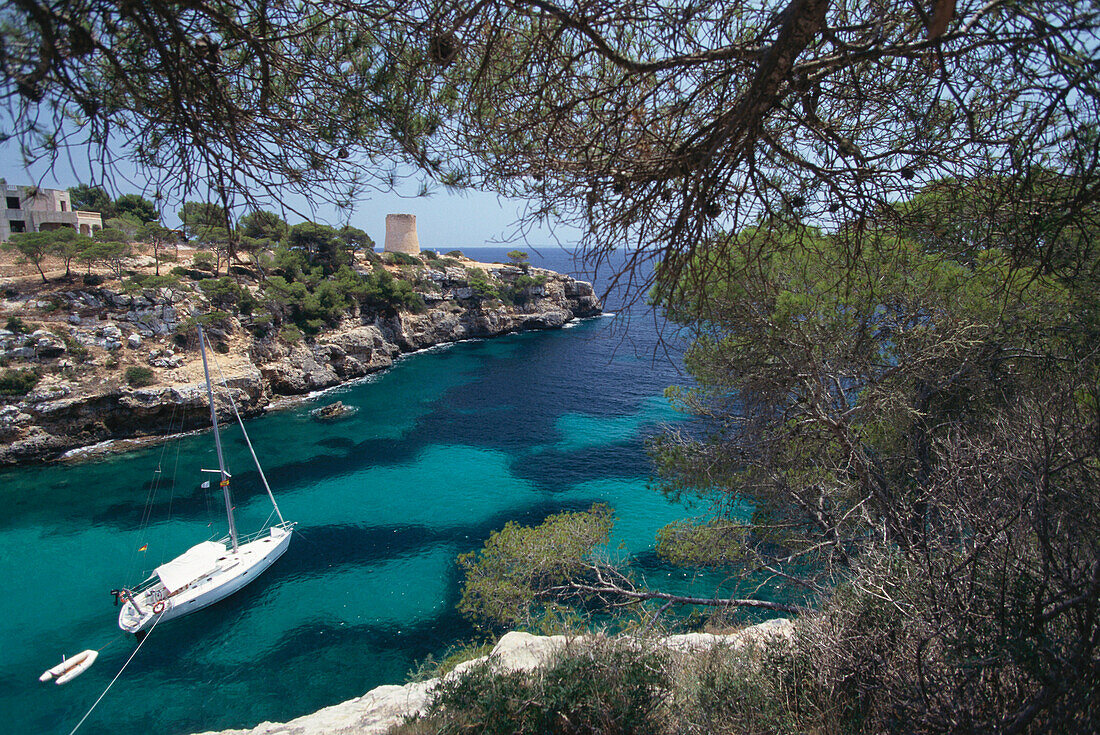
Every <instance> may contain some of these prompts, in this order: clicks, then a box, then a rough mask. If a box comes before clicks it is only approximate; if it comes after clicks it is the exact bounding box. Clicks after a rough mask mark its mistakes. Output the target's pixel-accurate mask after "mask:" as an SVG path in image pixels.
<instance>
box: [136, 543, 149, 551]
mask: <svg viewBox="0 0 1100 735" xmlns="http://www.w3.org/2000/svg"><path fill="white" fill-rule="evenodd" d="M148 548H149V544H143V545H142V547H141V548H140V549H138V551H145V550H146V549H148Z"/></svg>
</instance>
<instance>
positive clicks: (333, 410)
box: [309, 401, 359, 421]
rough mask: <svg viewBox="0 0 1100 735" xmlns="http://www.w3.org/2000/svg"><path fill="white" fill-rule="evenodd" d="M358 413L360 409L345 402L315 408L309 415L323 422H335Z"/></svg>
mask: <svg viewBox="0 0 1100 735" xmlns="http://www.w3.org/2000/svg"><path fill="white" fill-rule="evenodd" d="M358 412H359V409H358V408H356V407H355V406H348V405H346V404H345V403H344V402H343V401H337V402H336V403H330V404H328V405H327V406H321V407H320V408H315V409H313V410H312V411H310V412H309V415H310V416H312V417H313V418H315V419H319V420H321V421H334V420H336V419H344V418H347V417H348V416H354V415H355V414H356V413H358Z"/></svg>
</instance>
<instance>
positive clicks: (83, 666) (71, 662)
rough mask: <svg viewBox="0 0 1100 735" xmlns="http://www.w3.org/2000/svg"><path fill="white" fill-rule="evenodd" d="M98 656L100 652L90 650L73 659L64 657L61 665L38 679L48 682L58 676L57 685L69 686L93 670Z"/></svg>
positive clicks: (44, 672) (47, 671) (46, 671)
mask: <svg viewBox="0 0 1100 735" xmlns="http://www.w3.org/2000/svg"><path fill="white" fill-rule="evenodd" d="M98 656H99V651H93V650H91V649H88V650H87V651H81V652H80V653H78V654H76V655H75V656H73V657H72V658H64V657H63V658H62V661H61V663H59V664H58V665H57V666H54V667H53V668H50V669H46V670H45V671H43V672H42V676H40V677H38V680H39V681H41V682H47V681H49V680H50V679H53V678H54V677H55V676H56V677H57V681H55V682H54V683H55V684H59V685H60V684H68V683H69V682H70V681H72V680H73V679H75V678H76V677H78V676H80V675H81V674H83V673H84V672H85V671H87V670H88V669H89V668H91V666H92V664H94V663H95V660H96V658H97V657H98Z"/></svg>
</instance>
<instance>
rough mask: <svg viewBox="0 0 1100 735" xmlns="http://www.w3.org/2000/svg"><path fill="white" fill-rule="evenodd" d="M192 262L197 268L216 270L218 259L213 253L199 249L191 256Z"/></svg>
mask: <svg viewBox="0 0 1100 735" xmlns="http://www.w3.org/2000/svg"><path fill="white" fill-rule="evenodd" d="M191 263H192V264H194V266H195V267H196V268H200V269H202V270H214V264H215V263H216V261H215V259H214V254H213V253H211V252H207V251H206V250H199V251H198V252H196V253H195V254H194V255H192V256H191Z"/></svg>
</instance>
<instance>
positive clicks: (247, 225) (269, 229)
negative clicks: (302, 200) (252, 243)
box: [237, 210, 288, 243]
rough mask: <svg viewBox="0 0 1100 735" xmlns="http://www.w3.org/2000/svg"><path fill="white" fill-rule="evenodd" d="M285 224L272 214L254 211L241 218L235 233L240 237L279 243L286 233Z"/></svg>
mask: <svg viewBox="0 0 1100 735" xmlns="http://www.w3.org/2000/svg"><path fill="white" fill-rule="evenodd" d="M287 229H288V227H287V223H286V222H285V221H284V220H283V218H282V217H280V216H279V215H277V214H275V213H274V212H268V211H266V210H256V211H253V212H249V213H248V214H246V215H245V216H243V217H241V219H240V221H239V222H238V223H237V231H238V232H239V233H240V234H241V236H242V237H250V238H255V239H257V240H270V241H272V242H276V243H277V242H280V241H282V239H283V238H284V237H286V233H287Z"/></svg>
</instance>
